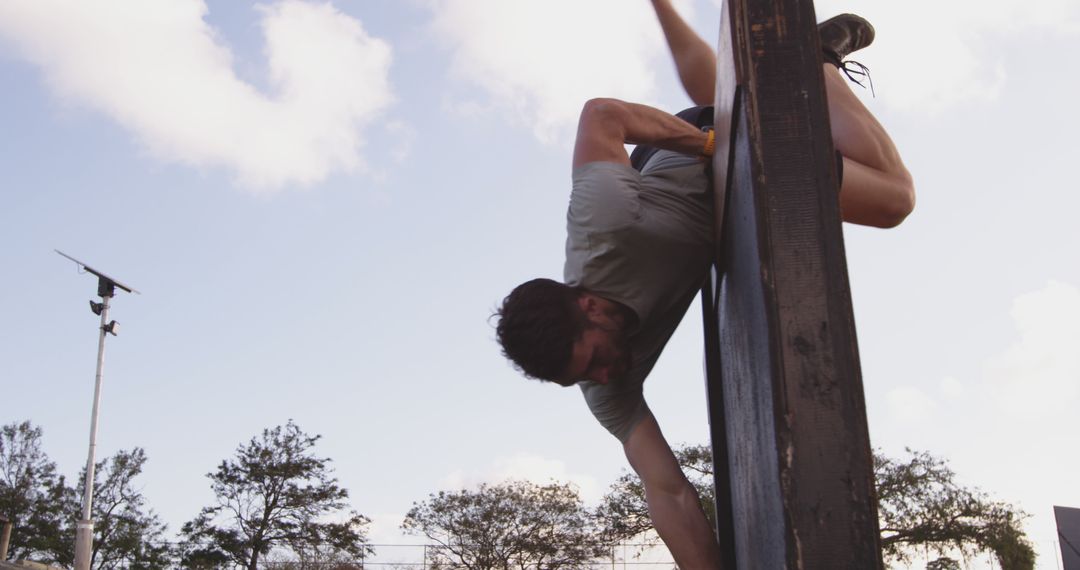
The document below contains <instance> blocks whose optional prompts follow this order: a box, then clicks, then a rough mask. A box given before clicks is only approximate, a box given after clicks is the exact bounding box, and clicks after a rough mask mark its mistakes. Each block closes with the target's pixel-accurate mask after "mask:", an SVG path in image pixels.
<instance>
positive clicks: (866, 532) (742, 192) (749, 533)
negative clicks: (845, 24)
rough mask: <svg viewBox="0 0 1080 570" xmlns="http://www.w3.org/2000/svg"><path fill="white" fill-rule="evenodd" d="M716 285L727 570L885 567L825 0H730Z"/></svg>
mask: <svg viewBox="0 0 1080 570" xmlns="http://www.w3.org/2000/svg"><path fill="white" fill-rule="evenodd" d="M718 54H719V63H718V65H719V68H718V77H717V81H718V88H717V101H716V125H715V126H716V129H717V134H718V136H717V140H718V150H717V153H716V156H715V157H714V162H713V169H714V182H715V186H714V190H715V194H716V198H717V208H716V211H717V234H718V235H717V239H718V242H717V243H718V249H717V260H716V269H715V271H714V272H713V275H712V277H711V279H710V282H709V283H708V284H707V286H706V287H705V290H704V291H703V300H704V303H703V310H704V312H705V338H706V376H707V389H708V399H709V410H710V422H711V430H712V443H713V450H714V462H715V473H716V487H717V493H716V496H717V518H718V529H717V531H718V535H719V539H720V544H721V548H722V550H723V552H724V556H725V558H726V560H725V567H726V568H739V569H750V568H761V569H767V570H776V569H796V568H798V569H822V570H837V569H847V568H851V569H860V570H865V569H875V568H878V569H880V568H882V561H881V548H880V538H879V534H878V524H877V508H876V498H875V494H874V487H873V462H872V454H871V449H870V441H869V435H868V431H867V423H866V407H865V401H864V397H863V388H862V378H861V373H860V370H859V356H858V347H857V345H856V338H855V323H854V317H853V314H852V307H851V295H850V289H849V284H848V277H847V266H846V261H845V258H844V245H843V234H842V231H841V222H840V211H839V203H838V199H837V193H838V183H837V165H836V157H835V154H834V151H833V146H832V139H831V135H830V131H829V119H828V107H827V104H826V99H825V86H824V75H823V71H822V64H821V55H820V54H821V49H820V40H819V39H818V36H817V25H816V19H815V14H814V7H813V4H812V2H810V1H800V0H726V2H725V5H724V8H723V16H722V19H721V28H720V46H719V49H718Z"/></svg>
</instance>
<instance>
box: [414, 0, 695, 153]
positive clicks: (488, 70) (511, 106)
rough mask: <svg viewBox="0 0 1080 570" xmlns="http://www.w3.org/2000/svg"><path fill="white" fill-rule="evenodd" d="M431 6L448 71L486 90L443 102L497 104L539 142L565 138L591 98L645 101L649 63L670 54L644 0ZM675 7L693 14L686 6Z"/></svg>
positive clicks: (456, 1)
mask: <svg viewBox="0 0 1080 570" xmlns="http://www.w3.org/2000/svg"><path fill="white" fill-rule="evenodd" d="M680 5H681V3H680ZM431 6H432V9H433V11H434V22H433V29H434V31H435V35H436V37H437V38H439V39H440V40H442V41H443V42H444V43H445V44H446V45H447V46H448V47H449V48H450V49H451V50H452V54H453V64H452V66H453V67H452V70H451V71H452V73H453V74H455V75H456V76H457V77H459V78H461V79H464V80H465V81H467V82H469V83H471V84H473V85H476V86H478V87H480V88H481V89H482V90H483V92H484V93H485V94H486V96H487V97H488V99H486V100H484V101H483V103H478V102H477V101H475V100H471V99H467V100H465V101H455V102H453V103H451V104H449V105H448V106H449V107H450V108H460V109H465V110H468V111H469V112H476V111H477V109H478V105H479V106H480V108H486V107H490V108H494V109H497V110H498V111H499V112H501V113H503V114H505V116H507V117H509V118H510V120H513V121H515V122H518V123H520V124H523V125H527V126H529V127H531V129H532V131H533V133H534V134H535V135H536V136H537V137H538V138H539V139H540V140H542V141H544V142H549V143H550V142H564V141H566V140H569V137H570V135H571V134H572V132H573V127H574V125H575V124H576V122H577V117H578V114H579V113H580V111H581V106H582V104H583V103H584V102H585V101H586V100H588V99H590V98H593V97H616V98H622V99H627V100H631V101H635V102H642V103H648V102H651V101H652V99H653V97H654V91H655V78H654V74H653V71H652V65H653V64H654V63H655V62H656V61H659V60H662V61H664V62H665V63H666V62H667V61H668V60H669V56H668V54H667V48H666V47H665V46H664V43H663V38H662V34H661V31H660V26H659V24H658V23H657V22H656V18H655V15H654V14H653V12H652V9H651V8H650V7H649V6H648V3H647V2H637V1H634V2H627V1H626V0H588V1H585V2H583V1H581V0H546V1H543V2H537V1H534V0H432V1H431ZM683 13H684V15H686V16H687V17H688V18H690V17H692V14H691V13H689V10H687V9H686V8H685V6H684V7H683Z"/></svg>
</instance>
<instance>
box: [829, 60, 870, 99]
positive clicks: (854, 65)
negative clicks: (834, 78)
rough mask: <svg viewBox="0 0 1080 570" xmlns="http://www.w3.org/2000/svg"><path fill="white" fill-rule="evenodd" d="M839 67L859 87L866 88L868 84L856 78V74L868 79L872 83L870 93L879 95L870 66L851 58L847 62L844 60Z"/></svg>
mask: <svg viewBox="0 0 1080 570" xmlns="http://www.w3.org/2000/svg"><path fill="white" fill-rule="evenodd" d="M838 69H840V71H843V72H844V75H846V76H847V78H848V79H849V80H850V81H851V82H852V83H855V84H856V85H858V86H859V87H862V88H863V89H866V85H865V84H863V82H862V81H860V80H858V79H856V78H855V77H854V76H856V75H857V76H859V77H862V78H864V79H865V80H866V81H867V83H869V84H870V94H871V95H873V96H874V97H877V94H876V93H874V80H873V79H871V78H870V69H869V68H868V67H866V66H865V65H863V64H861V63H859V62H857V61H852V60H850V59H849V60H847V61H845V62H842V63H841V64H840V65H839V66H838Z"/></svg>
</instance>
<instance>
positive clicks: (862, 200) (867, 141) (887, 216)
mask: <svg viewBox="0 0 1080 570" xmlns="http://www.w3.org/2000/svg"><path fill="white" fill-rule="evenodd" d="M825 93H826V96H827V98H828V101H829V122H830V125H831V127H832V138H833V145H835V147H836V150H838V151H839V152H840V154H842V155H843V156H844V179H843V183H842V185H841V188H840V209H841V212H842V214H843V217H844V221H846V222H852V223H856V224H862V225H869V226H877V227H893V226H896V225H897V224H899V223H900V222H902V221H903V220H904V218H905V217H906V216H907V215H908V214H909V213H911V210H912V208H914V207H915V189H914V185H913V183H912V179H911V174H910V173H908V170H907V168H906V167H905V166H904V163H903V161H901V159H900V153H899V151H897V149H896V145H895V144H893V141H892V139H891V138H890V137H889V134H888V133H887V132H886V131H885V128H884V127H882V126H881V123H879V122H878V121H877V119H875V118H874V116H873V115H872V114H871V113H870V111H869V110H868V109H867V108H866V107H865V106H864V105H863V104H862V101H860V100H859V98H858V97H857V96H856V95H855V93H853V92H852V91H851V88H850V87H849V86H848V83H847V80H846V79H844V77H843V75H841V74H840V71H839V70H838V69H837V68H836V67H835V66H833V65H830V64H825Z"/></svg>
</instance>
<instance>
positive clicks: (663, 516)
mask: <svg viewBox="0 0 1080 570" xmlns="http://www.w3.org/2000/svg"><path fill="white" fill-rule="evenodd" d="M623 449H624V451H626V458H627V459H629V460H630V465H631V466H632V467H633V468H634V471H636V472H637V474H638V477H640V478H641V482H642V485H643V486H644V488H645V500H646V502H648V504H649V516H650V517H651V518H652V521H653V526H654V527H655V528H656V532H657V533H658V534H659V535H660V538H662V539H663V540H664V544H666V545H667V547H668V550H670V551H671V555H672V556H674V557H675V563H676V564H677V565H678V566H679V568H694V569H698V568H700V569H719V568H720V547H719V546H718V545H717V542H716V536H715V534H714V533H713V529H712V528H711V527H710V526H709V522H708V520H707V519H706V518H705V513H704V512H703V511H702V510H701V500H700V499H699V498H698V495H697V492H696V491H695V490H694V487H693V485H691V484H690V482H689V481H688V480H687V479H686V475H684V474H683V472H682V469H681V468H680V467H679V462H678V461H677V460H676V459H675V455H674V454H673V453H672V452H671V447H670V446H669V445H668V443H667V441H666V440H664V435H663V434H662V433H660V426H659V425H658V424H657V423H656V418H654V417H653V416H652V414H649V415H648V416H647V417H646V418H645V419H644V420H642V421H641V423H639V424H638V425H637V426H636V427H634V430H633V431H632V432H631V433H630V437H629V439H627V441H626V443H625V444H624V445H623Z"/></svg>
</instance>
